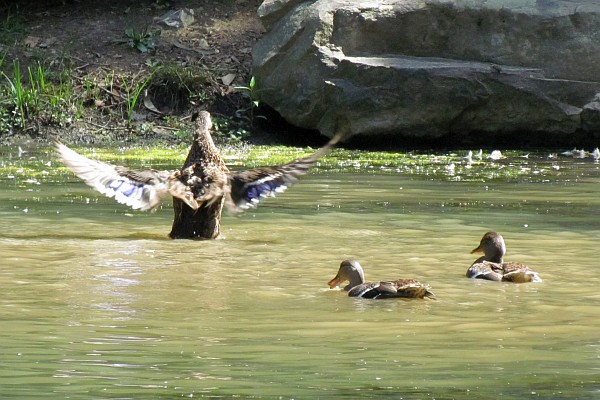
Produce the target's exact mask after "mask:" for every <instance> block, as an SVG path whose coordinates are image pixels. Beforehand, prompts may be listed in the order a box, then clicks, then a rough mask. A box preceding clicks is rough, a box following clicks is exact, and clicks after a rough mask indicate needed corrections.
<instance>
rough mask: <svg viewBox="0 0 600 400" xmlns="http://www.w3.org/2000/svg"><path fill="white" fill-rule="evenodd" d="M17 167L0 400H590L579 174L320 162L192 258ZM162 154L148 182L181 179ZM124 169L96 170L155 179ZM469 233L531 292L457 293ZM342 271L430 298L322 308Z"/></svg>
mask: <svg viewBox="0 0 600 400" xmlns="http://www.w3.org/2000/svg"><path fill="white" fill-rule="evenodd" d="M23 150H25V151H29V153H26V154H25V153H21V154H19V153H18V151H17V150H15V149H2V154H3V156H2V161H1V162H2V168H1V173H2V176H0V188H1V189H0V228H1V229H0V249H1V251H2V257H1V258H0V288H2V293H3V295H2V296H1V297H0V312H1V313H2V319H3V329H2V330H1V331H0V360H1V361H0V362H1V363H2V365H3V367H4V368H2V371H1V372H0V383H1V384H0V398H23V399H35V398H40V399H41V398H48V399H55V398H73V399H79V398H80V399H90V398H98V399H100V398H122V399H140V398H178V397H186V398H198V397H209V398H210V397H225V398H230V397H234V396H235V397H239V398H250V397H252V398H405V399H430V398H431V399H433V398H447V399H449V398H469V399H489V398H505V399H523V398H544V399H556V398H572V399H594V398H598V396H600V392H599V391H600V383H599V381H598V378H597V377H598V371H599V368H600V336H599V334H598V331H599V329H598V320H599V317H600V311H599V306H600V294H598V291H597V288H598V287H599V286H600V282H599V281H600V279H599V278H598V274H597V273H596V272H597V269H598V267H597V265H596V264H597V262H596V260H597V253H598V246H597V243H598V240H599V239H600V222H598V221H599V220H600V219H599V217H600V215H599V213H600V211H598V210H599V209H600V208H599V206H600V200H598V198H599V196H598V194H599V193H598V189H597V187H598V183H599V171H598V165H597V164H595V163H593V162H592V161H590V160H589V159H585V160H576V159H572V158H566V157H556V158H554V157H552V158H548V157H547V154H546V153H540V154H530V155H529V158H524V157H521V156H520V155H522V154H511V153H510V152H505V154H506V155H507V158H506V159H502V160H496V161H493V160H485V159H484V160H481V161H477V162H473V163H472V165H471V166H470V168H467V167H466V166H467V164H465V160H463V158H462V157H463V156H464V154H458V153H456V154H455V155H452V154H437V155H436V154H430V155H425V154H420V155H416V154H405V155H397V157H395V159H396V162H394V161H393V160H394V157H392V156H390V155H389V154H387V155H386V154H384V155H381V156H379V158H380V159H384V160H385V162H383V163H382V162H378V161H377V156H373V157H372V160H370V159H369V156H368V154H365V153H362V152H357V153H347V152H345V151H339V150H338V151H336V152H335V153H334V154H333V157H331V158H330V159H325V160H323V162H322V163H321V165H320V168H318V169H317V170H315V171H314V172H313V173H311V174H309V176H307V177H305V178H304V179H303V180H302V181H301V182H300V183H299V184H298V185H296V186H294V187H293V188H292V189H290V190H289V191H288V192H286V193H284V194H282V195H280V196H279V197H278V198H276V199H269V200H267V201H265V202H264V203H263V204H262V205H261V206H260V207H259V208H257V209H254V210H249V211H248V212H246V213H244V214H242V215H241V216H231V215H228V214H225V215H224V218H223V235H222V238H221V239H219V240H214V241H202V242H197V241H186V240H183V241H172V240H169V239H167V233H168V231H169V229H170V225H171V222H172V211H171V209H170V206H169V204H168V203H167V204H165V205H164V206H163V207H162V208H161V209H159V210H158V211H157V212H156V213H142V212H136V211H132V210H129V209H127V208H126V207H123V206H121V205H117V204H115V203H114V201H113V200H112V199H106V198H104V197H101V196H100V195H98V194H96V193H95V192H93V191H92V190H91V189H89V188H88V187H87V186H85V185H84V184H82V183H81V182H79V181H78V180H77V179H76V178H75V177H74V176H73V175H71V174H70V173H69V172H68V171H66V170H64V169H63V168H62V167H59V166H58V164H57V163H56V161H55V160H54V158H53V156H52V155H51V154H50V153H49V152H47V149H45V148H44V149H40V150H39V151H38V150H36V149H23ZM173 152H174V153H173V157H172V159H170V160H169V157H168V156H165V158H164V160H163V159H161V162H160V163H161V165H165V168H167V167H168V166H174V165H178V164H180V163H181V162H182V160H181V159H180V157H181V154H183V155H184V154H185V150H181V149H174V150H173ZM97 154H100V155H102V154H106V155H107V154H109V152H108V151H98V152H97ZM128 154H129V153H128V152H127V151H124V152H123V156H122V157H121V156H119V157H120V158H119V159H118V160H113V161H116V162H122V163H130V162H131V163H133V164H134V165H146V164H150V165H151V164H153V162H152V160H148V159H137V158H135V157H134V159H132V158H131V157H130V156H129V155H128ZM296 156H298V154H297V153H294V152H292V153H291V154H290V158H294V157H296ZM410 157H416V158H417V159H419V160H420V161H419V163H420V166H419V168H416V166H414V167H410V162H408V161H407V159H408V158H410ZM426 158H429V159H430V160H431V162H430V163H427V162H426V161H425V159H426ZM287 159H288V160H289V158H287ZM344 160H346V161H344ZM240 162H241V163H245V161H243V162H242V161H240ZM346 162H347V163H349V164H348V165H345V164H344V163H346ZM479 162H481V163H482V164H481V165H479V167H478V163H479ZM248 163H249V164H253V163H254V161H249V162H248ZM449 163H454V164H455V166H454V171H453V174H454V175H452V174H451V173H450V172H451V169H448V168H447V167H445V166H446V165H449ZM383 164H385V165H383ZM502 165H504V167H503V168H500V166H502ZM238 167H239V166H238ZM409 167H410V168H409ZM486 168H487V169H488V170H489V171H501V173H499V174H492V173H491V172H486ZM527 168H529V170H526V169H527ZM44 171H45V172H44ZM471 171H475V172H473V173H470V172H471ZM511 171H512V172H511ZM536 171H538V172H536ZM457 176H460V177H461V178H460V179H456V177H457ZM487 230H497V231H498V232H500V233H502V234H503V235H504V237H505V239H506V243H507V246H508V254H507V260H518V261H521V262H525V263H528V264H530V265H531V266H532V267H533V268H534V269H536V270H537V271H539V273H540V275H541V277H542V278H543V280H544V281H543V282H542V283H539V284H520V285H514V284H502V283H500V284H498V283H495V282H486V281H473V280H469V279H466V278H465V277H464V274H465V271H466V269H467V267H468V265H469V263H470V262H471V261H472V260H473V259H474V258H475V257H474V256H473V255H471V254H469V252H470V250H471V249H473V248H475V247H476V246H477V244H478V243H479V239H480V238H481V236H482V234H483V233H484V232H485V231H487ZM349 257H353V258H357V259H358V260H359V261H361V263H362V264H363V266H364V267H365V272H366V275H367V279H372V280H378V279H392V278H396V277H412V278H417V279H419V280H421V281H423V282H427V283H429V284H430V285H431V287H432V291H433V292H434V293H435V294H436V296H437V300H435V301H429V300H426V301H406V300H398V301H394V300H390V301H365V300H360V299H353V298H349V297H347V296H346V295H345V293H343V292H341V291H338V290H329V289H328V288H327V281H328V280H329V279H331V278H332V277H333V275H334V274H335V272H336V271H337V268H338V266H339V263H340V261H341V260H342V259H344V258H349Z"/></svg>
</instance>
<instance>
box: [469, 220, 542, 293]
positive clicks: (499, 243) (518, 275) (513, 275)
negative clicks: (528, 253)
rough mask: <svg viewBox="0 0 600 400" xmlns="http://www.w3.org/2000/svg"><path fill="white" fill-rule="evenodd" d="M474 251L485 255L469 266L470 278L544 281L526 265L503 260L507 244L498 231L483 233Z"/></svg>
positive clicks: (518, 281)
mask: <svg viewBox="0 0 600 400" xmlns="http://www.w3.org/2000/svg"><path fill="white" fill-rule="evenodd" d="M473 253H483V254H484V255H483V256H482V257H479V258H478V259H477V260H475V261H474V262H473V264H472V265H471V266H470V267H469V269H468V270H467V277H468V278H475V279H487V280H490V281H498V282H499V281H504V282H515V283H523V282H541V281H542V279H541V278H540V277H539V275H538V273H537V272H535V271H532V270H530V269H529V268H528V267H527V266H526V265H524V264H521V263H517V262H504V261H503V259H502V258H503V257H504V254H505V253H506V245H505V244H504V238H503V237H502V236H501V235H500V234H498V233H496V232H487V233H486V234H485V235H483V238H482V239H481V242H480V243H479V246H478V247H477V248H475V249H473V250H472V251H471V254H473Z"/></svg>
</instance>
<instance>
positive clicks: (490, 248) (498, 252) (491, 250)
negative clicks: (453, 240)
mask: <svg viewBox="0 0 600 400" xmlns="http://www.w3.org/2000/svg"><path fill="white" fill-rule="evenodd" d="M473 253H483V254H484V255H483V257H481V258H480V259H479V260H477V261H476V262H480V261H490V262H494V263H502V257H504V254H505V253H506V245H505V244H504V238H503V237H502V235H500V234H498V233H496V232H487V233H486V234H485V235H483V237H482V238H481V242H479V246H478V247H477V248H475V249H473V250H471V254H473Z"/></svg>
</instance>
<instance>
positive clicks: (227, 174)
mask: <svg viewBox="0 0 600 400" xmlns="http://www.w3.org/2000/svg"><path fill="white" fill-rule="evenodd" d="M211 128H212V120H211V117H210V114H209V113H208V112H207V111H201V112H200V113H199V114H198V116H197V118H196V129H195V138H194V142H195V143H194V144H193V146H192V149H191V150H190V154H189V155H188V159H187V160H186V162H185V164H184V168H182V169H177V170H171V171H157V170H154V169H149V168H146V169H134V168H127V167H122V166H116V165H110V164H107V163H104V162H101V161H97V160H91V159H89V158H87V157H84V156H82V155H80V154H78V153H77V152H75V151H73V150H71V149H70V148H68V147H67V146H65V145H64V144H62V143H60V142H59V141H57V140H56V141H55V147H56V151H57V153H58V157H59V158H60V160H61V161H62V162H63V163H64V164H65V165H66V166H68V167H69V168H70V169H71V170H72V171H73V172H74V173H75V175H77V176H78V177H79V178H81V179H83V180H84V181H85V182H86V183H87V184H88V185H90V186H91V187H93V188H94V189H96V190H97V191H99V192H100V193H102V194H104V195H106V196H108V197H114V198H115V200H117V201H118V202H119V203H122V204H126V205H128V206H129V207H131V208H133V209H140V210H153V209H156V208H157V207H158V205H159V204H160V202H161V198H163V197H166V196H173V197H174V198H176V199H181V200H182V201H183V202H185V204H187V205H188V206H189V207H190V208H191V209H192V210H197V209H199V208H200V207H202V206H203V205H211V204H215V203H216V204H218V203H224V204H225V205H226V206H227V207H228V209H229V210H230V211H231V212H234V213H235V212H240V211H242V210H244V209H247V208H249V207H255V206H256V205H258V203H259V202H260V201H261V200H262V199H264V198H265V197H268V196H274V195H275V194H276V193H280V192H283V191H284V190H285V189H286V188H287V187H289V186H290V185H291V184H293V183H294V182H296V181H297V180H298V178H299V177H300V176H302V175H304V174H306V173H307V171H308V169H309V168H310V167H311V166H313V165H314V164H315V162H316V161H317V160H318V159H319V158H320V157H322V156H324V155H326V154H327V153H328V152H329V151H330V150H331V149H332V148H333V147H334V146H335V144H336V143H337V142H338V141H339V140H340V139H341V135H340V134H338V135H336V136H335V137H334V138H333V139H331V140H330V141H329V143H327V144H326V145H325V146H324V147H322V148H320V149H319V150H317V152H315V153H314V154H313V155H311V156H309V157H306V158H301V159H298V160H295V161H292V162H289V163H287V164H282V165H278V166H272V167H262V168H254V169H249V170H245V171H230V170H229V169H228V168H227V166H226V165H225V161H224V160H223V158H222V157H221V155H220V153H219V150H218V149H217V148H216V146H215V144H214V142H213V140H212V137H211V135H210V129H211ZM223 200H224V201H223ZM222 206H223V204H221V207H220V208H222ZM220 208H219V213H220Z"/></svg>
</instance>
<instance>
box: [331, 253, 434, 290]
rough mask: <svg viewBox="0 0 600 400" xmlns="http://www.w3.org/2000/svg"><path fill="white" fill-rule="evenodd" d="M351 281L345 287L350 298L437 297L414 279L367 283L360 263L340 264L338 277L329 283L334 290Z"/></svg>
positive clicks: (345, 262) (353, 261)
mask: <svg viewBox="0 0 600 400" xmlns="http://www.w3.org/2000/svg"><path fill="white" fill-rule="evenodd" d="M345 281H349V282H350V283H349V284H348V285H346V286H345V287H344V290H345V291H347V292H348V296H350V297H364V298H366V299H389V298H393V297H404V298H413V299H422V298H424V297H429V298H432V299H434V298H435V296H434V294H433V293H431V292H430V291H429V286H428V285H424V284H422V283H421V282H419V281H416V280H414V279H398V280H395V281H380V282H365V274H364V272H363V269H362V267H361V265H360V264H359V262H358V261H356V260H344V261H342V263H341V264H340V269H339V270H338V273H337V275H336V276H335V277H334V278H333V279H332V280H330V281H329V282H328V285H329V288H330V289H333V288H335V287H336V286H338V285H339V284H340V283H343V282H345Z"/></svg>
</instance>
